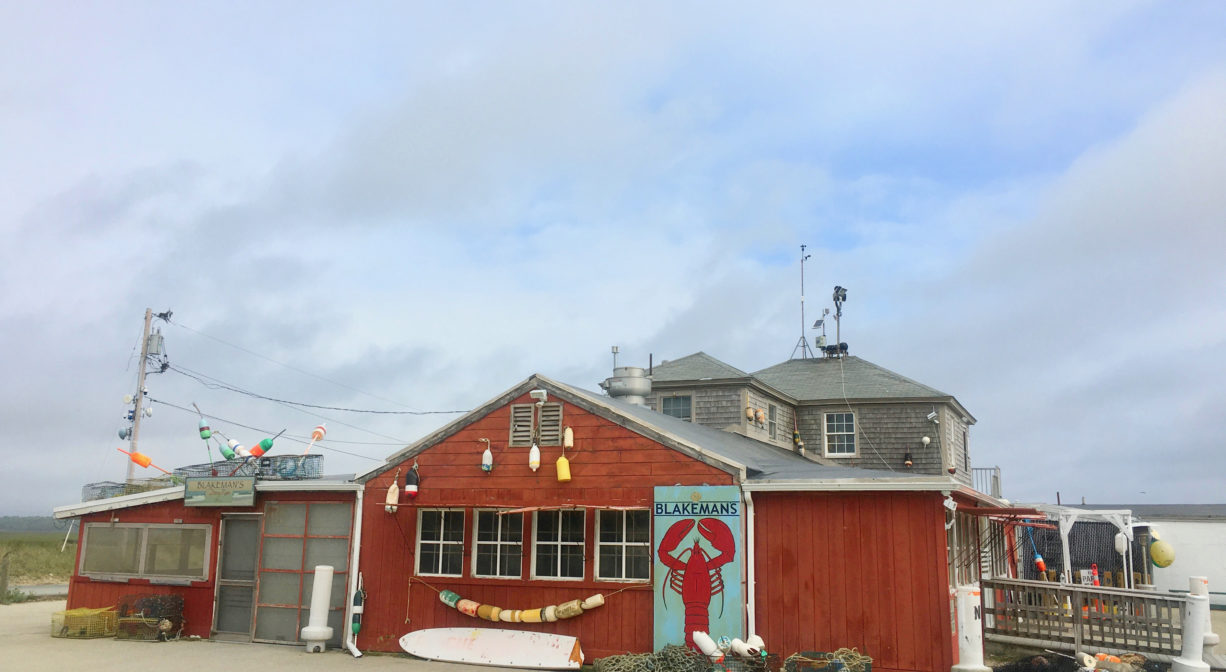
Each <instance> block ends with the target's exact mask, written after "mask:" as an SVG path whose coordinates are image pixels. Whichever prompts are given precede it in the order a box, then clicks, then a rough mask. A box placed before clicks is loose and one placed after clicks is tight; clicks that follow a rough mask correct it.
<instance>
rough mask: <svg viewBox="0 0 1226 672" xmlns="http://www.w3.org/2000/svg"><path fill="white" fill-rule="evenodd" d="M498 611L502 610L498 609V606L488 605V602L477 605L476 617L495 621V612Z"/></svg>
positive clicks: (496, 617) (496, 618)
mask: <svg viewBox="0 0 1226 672" xmlns="http://www.w3.org/2000/svg"><path fill="white" fill-rule="evenodd" d="M498 611H502V610H501V609H499V608H498V607H494V606H490V605H488V604H483V605H481V606H479V607H477V618H480V619H484V620H487V621H496V620H498V614H497V612H498Z"/></svg>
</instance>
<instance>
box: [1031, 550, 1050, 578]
mask: <svg viewBox="0 0 1226 672" xmlns="http://www.w3.org/2000/svg"><path fill="white" fill-rule="evenodd" d="M1034 568H1035V569H1037V570H1038V571H1039V573H1040V574H1043V573H1045V572H1046V571H1047V563H1046V562H1043V556H1041V555H1039V554H1038V553H1035V554H1034Z"/></svg>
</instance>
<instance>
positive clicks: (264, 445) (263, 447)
mask: <svg viewBox="0 0 1226 672" xmlns="http://www.w3.org/2000/svg"><path fill="white" fill-rule="evenodd" d="M270 450H272V439H263V440H262V441H260V442H259V443H257V444H256V445H254V446H252V447H251V455H252V456H253V457H263V456H264V453H267V452H268V451H270Z"/></svg>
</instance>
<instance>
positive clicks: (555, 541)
mask: <svg viewBox="0 0 1226 672" xmlns="http://www.w3.org/2000/svg"><path fill="white" fill-rule="evenodd" d="M533 519H534V521H535V528H536V533H535V535H534V539H533V549H532V575H533V576H534V577H537V578H542V579H582V578H583V545H584V541H583V526H584V511H583V510H582V509H580V510H578V511H537V512H536V514H535V516H534V517H533Z"/></svg>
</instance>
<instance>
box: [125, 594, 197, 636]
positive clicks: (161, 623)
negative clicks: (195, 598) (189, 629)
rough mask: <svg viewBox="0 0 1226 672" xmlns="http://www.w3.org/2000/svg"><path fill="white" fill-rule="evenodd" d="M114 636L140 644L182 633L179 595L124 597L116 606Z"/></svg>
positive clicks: (181, 602)
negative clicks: (137, 641) (116, 620)
mask: <svg viewBox="0 0 1226 672" xmlns="http://www.w3.org/2000/svg"><path fill="white" fill-rule="evenodd" d="M115 609H116V613H117V614H118V617H119V618H118V622H117V623H116V632H115V637H116V638H117V639H132V640H140V641H157V640H163V641H164V640H167V639H175V638H177V637H178V636H179V633H181V632H182V631H183V596H182V595H172V594H170V593H134V594H130V595H124V596H123V597H122V598H120V600H119V604H118V605H117V606H116V608H115Z"/></svg>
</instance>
